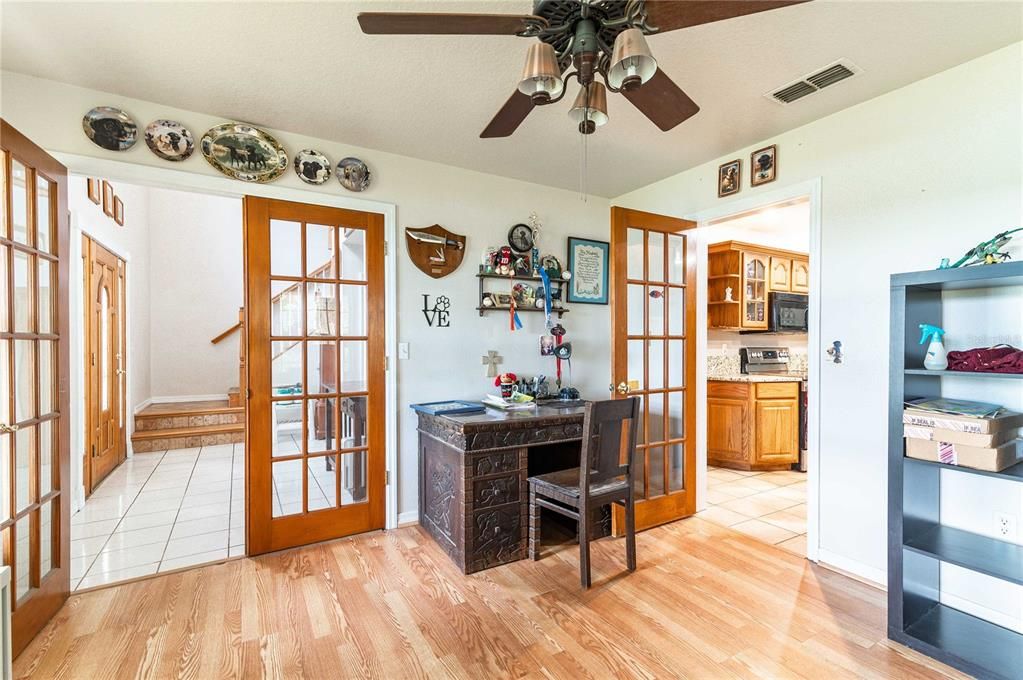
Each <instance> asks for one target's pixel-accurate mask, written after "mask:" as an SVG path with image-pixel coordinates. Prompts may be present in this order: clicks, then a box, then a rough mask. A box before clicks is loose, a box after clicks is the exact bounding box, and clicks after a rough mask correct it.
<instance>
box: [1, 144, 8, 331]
mask: <svg viewBox="0 0 1023 680" xmlns="http://www.w3.org/2000/svg"><path fill="white" fill-rule="evenodd" d="M7 185H8V181H7V152H6V151H0V237H4V236H7ZM0 299H6V298H0ZM3 330H6V327H5V328H4V329H3Z"/></svg>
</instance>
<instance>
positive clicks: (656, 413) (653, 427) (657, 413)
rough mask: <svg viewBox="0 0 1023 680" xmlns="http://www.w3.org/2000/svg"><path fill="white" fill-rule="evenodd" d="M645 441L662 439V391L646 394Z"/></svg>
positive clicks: (656, 441) (661, 440) (660, 440)
mask: <svg viewBox="0 0 1023 680" xmlns="http://www.w3.org/2000/svg"><path fill="white" fill-rule="evenodd" d="M646 399H647V421H646V442H647V443H648V444H656V443H658V442H663V441H664V392H654V393H653V394H648V395H647V398H646Z"/></svg>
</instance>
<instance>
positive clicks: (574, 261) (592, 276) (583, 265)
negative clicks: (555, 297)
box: [551, 236, 611, 305]
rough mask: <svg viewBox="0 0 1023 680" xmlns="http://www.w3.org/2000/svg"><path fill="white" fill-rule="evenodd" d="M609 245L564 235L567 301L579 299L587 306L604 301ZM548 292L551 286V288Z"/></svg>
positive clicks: (606, 295)
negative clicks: (566, 242)
mask: <svg viewBox="0 0 1023 680" xmlns="http://www.w3.org/2000/svg"><path fill="white" fill-rule="evenodd" d="M610 250H611V246H610V245H609V244H608V242H607V241H594V240H592V239H588V238H576V237H575V236H569V237H568V271H569V272H571V278H569V277H568V275H566V274H562V277H564V278H568V279H569V280H568V284H567V285H568V297H567V302H577V303H578V302H581V303H584V304H588V305H606V304H607V303H608V275H609V274H608V272H609V267H608V262H609V259H610V256H609V254H610ZM551 289H552V291H553V290H554V287H553V286H552V287H551Z"/></svg>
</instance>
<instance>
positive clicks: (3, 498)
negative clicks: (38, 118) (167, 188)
mask: <svg viewBox="0 0 1023 680" xmlns="http://www.w3.org/2000/svg"><path fill="white" fill-rule="evenodd" d="M0 148H2V165H3V168H2V172H0V175H2V180H0V181H2V185H0V191H2V200H0V287H2V288H3V289H4V291H5V295H4V303H3V306H2V307H0V536H2V543H3V561H4V564H6V565H7V566H9V567H10V569H11V586H12V591H13V598H12V600H13V602H12V606H13V614H12V626H11V627H12V642H13V648H14V654H15V655H17V654H18V653H19V652H21V650H22V649H24V647H25V646H26V645H27V644H28V643H29V641H30V640H31V639H32V638H33V637H34V636H35V634H36V633H38V632H39V630H40V629H41V628H42V627H43V626H44V625H45V624H46V622H47V621H49V620H50V618H51V617H52V616H53V615H54V614H55V613H56V612H57V610H58V609H60V607H61V605H62V604H63V603H64V601H65V600H66V599H67V597H68V591H69V586H70V568H69V567H70V552H71V543H70V534H69V531H70V525H71V515H70V497H69V496H68V495H67V494H65V493H64V491H65V490H66V489H68V488H69V481H68V480H69V477H68V475H69V473H70V460H69V450H70V431H69V424H68V418H67V414H68V412H69V409H68V403H69V394H68V376H69V369H68V365H69V364H68V359H69V356H68V343H67V342H66V338H67V337H68V315H67V310H68V259H67V254H68V238H69V231H68V205H67V169H66V168H64V166H63V165H61V164H60V163H58V162H57V161H56V160H54V159H53V158H51V157H50V156H49V155H47V154H46V153H45V152H44V151H43V150H42V149H40V148H39V147H38V146H36V145H35V144H33V143H32V142H31V141H30V140H29V139H27V138H26V137H24V136H23V135H22V134H21V133H19V132H18V131H17V130H15V129H14V128H12V127H11V126H10V125H8V124H7V122H6V121H0Z"/></svg>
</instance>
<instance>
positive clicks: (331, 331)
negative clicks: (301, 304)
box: [305, 283, 337, 335]
mask: <svg viewBox="0 0 1023 680" xmlns="http://www.w3.org/2000/svg"><path fill="white" fill-rule="evenodd" d="M336 296H337V284H334V283H307V284H306V291H305V299H306V319H307V320H308V324H309V327H308V328H307V329H306V335H337V297H336Z"/></svg>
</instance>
